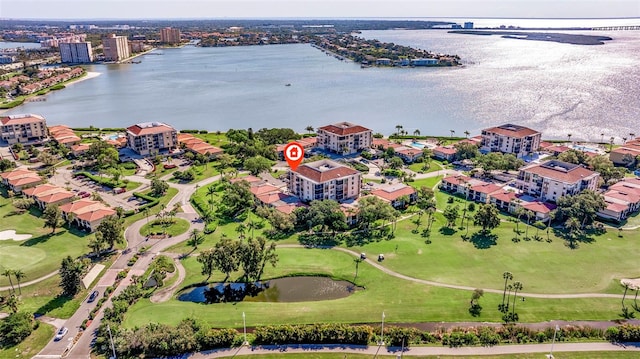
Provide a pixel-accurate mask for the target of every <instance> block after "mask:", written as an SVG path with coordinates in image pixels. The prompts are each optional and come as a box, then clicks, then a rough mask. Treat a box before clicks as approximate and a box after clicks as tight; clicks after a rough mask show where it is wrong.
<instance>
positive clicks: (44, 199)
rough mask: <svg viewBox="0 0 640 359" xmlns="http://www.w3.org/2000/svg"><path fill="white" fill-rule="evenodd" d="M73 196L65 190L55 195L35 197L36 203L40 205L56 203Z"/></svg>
mask: <svg viewBox="0 0 640 359" xmlns="http://www.w3.org/2000/svg"><path fill="white" fill-rule="evenodd" d="M74 196H75V194H73V192H69V191H67V190H64V189H63V190H62V191H59V192H55V193H48V194H46V195H43V196H37V198H38V201H40V202H42V203H56V202H59V201H62V200H65V199H69V198H73V197H74Z"/></svg>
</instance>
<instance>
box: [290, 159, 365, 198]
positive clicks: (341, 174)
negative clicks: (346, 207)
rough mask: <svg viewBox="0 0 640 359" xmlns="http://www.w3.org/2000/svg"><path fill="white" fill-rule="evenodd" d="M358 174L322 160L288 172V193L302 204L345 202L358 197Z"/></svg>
mask: <svg viewBox="0 0 640 359" xmlns="http://www.w3.org/2000/svg"><path fill="white" fill-rule="evenodd" d="M360 182H361V177H360V172H359V171H356V170H354V169H353V168H350V167H347V166H343V165H341V164H339V163H337V162H335V161H332V160H328V159H324V160H320V161H315V162H309V163H305V164H303V165H300V166H299V167H298V168H297V169H296V170H295V171H294V170H290V171H289V191H290V192H291V194H293V195H295V196H297V197H298V198H300V200H302V201H304V202H310V201H313V200H323V199H332V200H335V201H346V200H351V199H356V198H358V196H360Z"/></svg>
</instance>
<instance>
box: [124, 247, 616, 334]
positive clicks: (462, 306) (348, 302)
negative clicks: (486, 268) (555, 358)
mask: <svg viewBox="0 0 640 359" xmlns="http://www.w3.org/2000/svg"><path fill="white" fill-rule="evenodd" d="M278 255H279V257H280V262H279V263H278V266H277V268H275V269H274V268H271V267H267V268H266V271H265V275H264V278H272V277H278V276H282V275H292V274H300V273H304V274H310V273H319V274H325V275H331V276H333V277H335V278H340V279H346V280H353V279H354V275H355V263H354V261H353V257H352V256H350V255H347V254H345V253H342V252H338V251H333V250H322V249H294V248H280V249H278ZM184 265H185V268H186V269H187V277H186V279H185V283H184V284H185V285H187V284H193V283H199V282H201V281H203V280H204V279H205V276H203V275H201V274H200V267H199V264H198V263H197V262H196V261H195V259H194V258H189V259H186V260H184ZM238 276H239V273H238V274H235V275H232V278H231V279H232V280H234V279H236V278H237V277H238ZM221 278H222V274H220V273H216V274H215V275H214V276H213V277H212V278H211V281H216V280H220V279H221ZM355 282H356V283H357V284H358V285H360V286H364V287H365V288H366V289H365V290H361V291H357V292H355V293H354V294H352V295H351V296H349V297H347V298H343V299H338V300H328V301H316V302H299V303H255V302H254V303H251V302H240V303H226V304H211V305H205V304H196V303H189V302H180V301H177V300H175V299H171V300H169V301H168V302H165V303H160V304H152V303H151V302H149V301H148V300H147V299H143V300H141V301H139V302H138V303H137V304H135V305H134V306H133V307H131V309H130V310H129V312H128V313H127V315H126V317H125V323H124V324H125V325H126V326H127V327H134V326H136V325H137V326H139V325H143V324H145V323H148V322H152V321H153V322H161V323H171V324H176V323H178V322H179V321H180V320H181V319H183V318H185V317H189V316H197V317H198V318H201V319H203V320H206V321H207V322H209V323H210V324H212V325H214V326H220V327H236V328H238V327H241V325H242V312H245V313H246V317H247V325H248V326H256V325H266V324H284V323H316V322H344V323H366V322H369V323H375V322H377V321H378V320H379V316H380V313H381V312H382V311H384V312H385V313H386V317H387V320H388V321H389V322H390V323H394V322H395V323H403V322H426V321H493V322H500V321H501V316H500V314H501V313H499V312H498V310H497V305H498V303H499V302H500V301H501V299H502V295H501V294H485V295H484V297H483V298H482V299H481V300H480V304H481V305H482V306H483V307H484V309H483V311H482V314H481V315H480V316H479V317H472V316H471V315H470V314H469V312H468V305H469V298H470V295H471V293H470V292H469V291H461V290H453V289H447V288H439V287H431V286H427V285H423V284H419V283H414V282H409V281H406V280H403V279H398V278H395V277H391V276H389V275H386V274H384V273H383V272H381V271H380V270H378V269H375V268H373V267H371V266H370V265H367V264H365V263H362V264H360V266H359V273H358V278H357V279H356V280H355ZM619 311H620V301H619V299H600V298H597V299H562V300H559V299H535V298H527V300H526V302H518V313H519V314H520V320H521V322H538V321H545V320H550V319H564V320H574V319H584V320H586V319H593V320H602V319H615V318H616V317H617V313H618V312H619Z"/></svg>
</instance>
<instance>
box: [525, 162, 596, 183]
mask: <svg viewBox="0 0 640 359" xmlns="http://www.w3.org/2000/svg"><path fill="white" fill-rule="evenodd" d="M552 163H557V164H565V163H564V162H561V161H549V162H545V163H542V164H533V165H530V166H527V167H525V168H523V169H522V171H525V172H528V173H533V174H537V175H538V176H541V177H545V178H550V179H553V180H556V181H560V182H564V183H576V182H578V181H580V180H582V179H584V178H587V177H589V176H592V175H594V174H596V172H593V171H591V170H588V169H586V168H584V167H582V166H577V165H572V164H566V165H571V166H575V167H573V168H571V169H569V170H564V169H563V168H562V167H556V168H552V167H550V165H551V164H552Z"/></svg>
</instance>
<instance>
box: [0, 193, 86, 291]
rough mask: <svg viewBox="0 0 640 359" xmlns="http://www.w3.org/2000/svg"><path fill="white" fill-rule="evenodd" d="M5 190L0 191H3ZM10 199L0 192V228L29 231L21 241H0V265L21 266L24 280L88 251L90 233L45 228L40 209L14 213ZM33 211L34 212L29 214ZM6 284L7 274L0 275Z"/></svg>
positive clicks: (1, 280) (1, 281) (10, 267)
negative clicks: (29, 236) (65, 258)
mask: <svg viewBox="0 0 640 359" xmlns="http://www.w3.org/2000/svg"><path fill="white" fill-rule="evenodd" d="M4 193H5V192H3V194H4ZM14 210H15V208H14V207H13V204H12V203H11V201H10V200H9V199H7V198H6V197H4V196H0V231H4V230H15V231H16V232H17V233H18V234H31V235H32V236H33V237H31V238H30V239H27V240H23V241H14V240H3V241H0V269H1V268H5V269H13V270H18V269H20V270H22V271H23V272H24V273H25V274H26V278H25V279H23V281H24V282H26V281H29V280H33V279H36V278H39V277H41V276H44V275H46V274H48V273H51V272H53V271H54V270H56V269H58V267H59V266H60V262H61V261H62V258H64V257H65V256H67V255H70V256H72V257H77V256H80V255H82V254H84V253H87V252H88V250H89V248H88V247H87V243H88V239H89V238H90V237H91V236H93V234H87V233H85V232H80V231H77V230H76V229H73V230H72V231H71V232H70V231H68V230H67V229H65V228H58V229H56V233H55V234H51V229H50V228H44V221H43V220H42V219H40V218H39V217H38V216H39V215H40V212H39V211H36V210H32V211H31V213H30V212H26V213H23V214H16V213H15V212H14ZM32 213H33V214H32ZM6 285H9V280H8V279H7V277H4V276H2V277H0V286H6Z"/></svg>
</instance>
